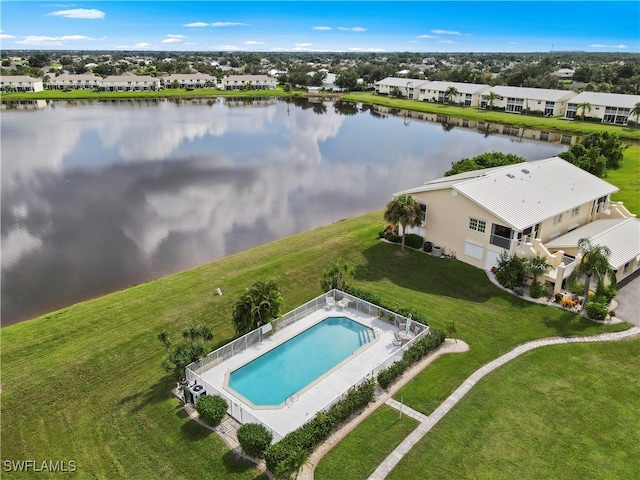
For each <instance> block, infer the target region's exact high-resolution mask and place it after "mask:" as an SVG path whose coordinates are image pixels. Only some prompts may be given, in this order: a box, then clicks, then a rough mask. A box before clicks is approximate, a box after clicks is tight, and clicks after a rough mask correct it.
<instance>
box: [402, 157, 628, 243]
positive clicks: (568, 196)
mask: <svg viewBox="0 0 640 480" xmlns="http://www.w3.org/2000/svg"><path fill="white" fill-rule="evenodd" d="M524 170H526V172H525V171H524ZM444 188H451V189H453V190H456V191H457V192H459V193H461V194H462V195H464V196H465V197H467V198H469V200H471V201H472V202H474V203H476V204H478V205H479V206H481V207H482V208H484V209H485V210H487V211H488V212H489V213H491V214H492V215H494V216H496V217H497V218H499V219H501V220H502V221H503V222H505V225H508V226H510V227H511V228H514V229H515V230H518V231H522V230H523V229H525V228H527V227H530V226H531V225H535V224H536V223H540V222H542V221H544V220H547V219H549V218H552V217H554V216H556V215H558V214H560V213H564V212H566V211H568V210H571V209H573V208H575V207H578V206H580V205H583V204H585V203H587V202H589V201H591V200H595V199H597V198H600V197H603V196H605V195H610V194H612V193H615V192H617V191H618V188H617V187H615V186H614V185H611V184H610V183H607V182H605V181H604V180H602V179H600V178H598V177H596V176H595V175H591V174H590V173H588V172H586V171H584V170H582V169H581V168H579V167H576V166H575V165H572V164H571V163H569V162H567V161H565V160H563V159H561V158H558V157H553V158H547V159H545V160H536V161H533V162H526V163H518V164H515V165H507V166H503V167H494V168H486V169H484V170H476V171H474V172H464V173H460V174H458V175H453V176H450V177H443V178H438V179H436V180H432V181H430V182H427V183H426V184H424V185H423V186H421V187H417V188H413V189H410V190H405V191H403V192H400V193H412V194H413V193H421V192H428V191H431V190H441V189H444Z"/></svg>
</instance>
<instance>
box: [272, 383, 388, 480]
mask: <svg viewBox="0 0 640 480" xmlns="http://www.w3.org/2000/svg"><path fill="white" fill-rule="evenodd" d="M374 395H375V382H374V380H373V379H369V380H366V381H365V382H364V383H362V384H361V385H360V386H358V387H354V388H352V389H351V390H349V393H347V396H346V398H344V399H343V400H340V401H338V402H337V403H335V404H334V405H333V406H332V407H331V408H330V409H329V410H328V411H326V412H320V413H318V414H317V415H316V416H315V417H314V418H313V420H311V421H310V422H308V423H305V424H304V425H303V426H301V427H300V428H298V429H297V430H294V431H293V432H291V433H289V434H287V435H286V436H285V437H284V438H283V439H282V440H280V441H279V442H278V443H274V444H273V445H271V446H270V447H268V448H267V450H266V451H265V454H264V459H265V461H266V464H267V468H268V469H269V470H270V471H271V472H272V473H277V474H278V476H288V475H291V474H292V473H293V472H295V471H297V470H298V468H300V467H301V466H302V465H298V463H299V462H300V459H301V458H304V457H305V455H302V456H301V455H300V452H304V453H306V454H311V452H312V451H313V449H314V448H315V447H316V445H318V444H319V443H320V442H322V441H323V440H324V439H326V438H327V437H328V436H329V435H330V434H331V432H332V431H333V430H334V429H335V428H336V427H337V426H339V425H340V424H341V423H343V422H344V421H346V420H347V419H348V418H349V417H350V416H351V415H352V414H353V413H355V412H357V411H359V410H361V409H362V408H364V407H366V406H367V405H368V404H369V402H371V400H373V398H374Z"/></svg>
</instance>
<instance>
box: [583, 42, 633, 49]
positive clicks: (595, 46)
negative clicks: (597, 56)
mask: <svg viewBox="0 0 640 480" xmlns="http://www.w3.org/2000/svg"><path fill="white" fill-rule="evenodd" d="M589 46H590V47H592V48H629V45H625V44H623V43H622V44H620V45H603V44H602V43H592V44H591V45H589Z"/></svg>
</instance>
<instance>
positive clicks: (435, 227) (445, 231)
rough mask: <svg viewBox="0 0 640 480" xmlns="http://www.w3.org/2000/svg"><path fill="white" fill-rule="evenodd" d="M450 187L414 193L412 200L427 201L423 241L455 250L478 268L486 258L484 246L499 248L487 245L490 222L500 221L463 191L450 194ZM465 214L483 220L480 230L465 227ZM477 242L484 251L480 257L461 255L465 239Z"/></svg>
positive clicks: (459, 255) (498, 250) (466, 217)
mask: <svg viewBox="0 0 640 480" xmlns="http://www.w3.org/2000/svg"><path fill="white" fill-rule="evenodd" d="M452 192H453V190H451V189H446V190H436V191H431V192H424V193H418V194H416V195H415V198H416V200H418V201H420V202H423V203H426V204H427V222H426V228H425V233H424V235H425V241H429V242H432V243H433V244H434V246H440V247H442V248H444V250H445V252H447V253H450V252H451V251H455V252H456V257H457V258H458V260H461V261H463V262H465V263H468V264H470V265H473V266H475V267H478V268H483V269H484V266H485V261H486V250H487V247H490V248H491V250H494V251H496V252H500V251H501V249H500V247H496V246H495V245H489V237H490V235H491V224H492V223H503V222H501V221H499V220H498V219H497V218H495V217H494V216H493V215H490V214H488V212H486V211H485V210H484V209H483V208H481V207H479V206H478V205H476V204H475V203H473V202H472V201H470V200H469V199H468V198H466V197H465V196H463V195H460V194H457V195H455V196H454V195H452ZM469 217H475V218H478V219H480V220H484V221H486V222H487V228H486V231H485V232H484V233H479V232H476V231H473V230H470V229H469ZM466 240H467V241H470V242H473V243H475V244H478V245H481V246H482V247H483V248H484V250H485V251H484V253H483V256H482V258H481V259H478V258H474V257H471V256H468V255H465V253H464V250H465V241H466Z"/></svg>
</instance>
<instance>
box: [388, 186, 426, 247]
mask: <svg viewBox="0 0 640 480" xmlns="http://www.w3.org/2000/svg"><path fill="white" fill-rule="evenodd" d="M384 219H385V220H386V221H387V222H389V223H390V224H392V225H401V226H402V244H401V247H400V251H401V252H404V241H405V235H406V233H407V227H417V226H418V225H420V224H421V223H422V210H421V209H420V204H419V203H418V202H416V200H415V198H413V197H412V196H411V195H409V194H407V193H403V194H401V195H398V196H397V197H395V198H394V199H393V200H391V201H390V202H389V203H388V204H387V210H386V211H385V212H384Z"/></svg>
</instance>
